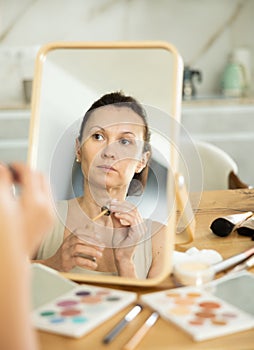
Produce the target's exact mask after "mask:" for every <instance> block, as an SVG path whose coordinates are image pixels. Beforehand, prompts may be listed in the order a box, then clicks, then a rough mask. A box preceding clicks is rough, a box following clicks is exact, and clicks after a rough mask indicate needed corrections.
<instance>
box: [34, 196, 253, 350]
mask: <svg viewBox="0 0 254 350" xmlns="http://www.w3.org/2000/svg"><path fill="white" fill-rule="evenodd" d="M196 198H197V197H196V195H193V197H192V200H193V203H197V201H196ZM194 209H195V208H194ZM252 210H254V189H253V190H250V189H244V190H228V191H210V192H204V193H203V195H202V198H201V201H200V204H199V206H198V209H197V210H196V221H197V226H196V233H195V241H194V242H193V243H192V244H189V245H188V246H185V248H186V249H187V248H190V247H191V246H195V247H197V248H199V249H204V248H206V249H216V250H217V251H218V252H219V253H220V254H221V255H222V256H223V257H224V258H227V257H229V256H231V255H233V254H237V253H239V252H242V251H244V250H246V249H248V248H250V247H252V246H253V245H254V242H253V241H251V239H250V238H249V237H243V236H239V235H238V234H237V233H235V232H234V233H232V234H231V235H230V236H228V237H226V238H221V237H217V236H215V235H214V234H212V233H211V231H210V230H209V226H210V223H211V222H212V221H213V219H215V218H216V217H218V216H221V215H229V214H235V213H239V212H245V211H252ZM251 272H254V269H252V270H251ZM172 287H173V282H172V280H171V277H170V276H169V277H168V278H167V279H166V280H165V281H164V282H163V283H161V284H160V285H159V286H156V287H153V288H149V289H147V288H144V289H142V288H139V289H137V288H135V287H128V290H133V291H135V292H138V293H139V294H142V293H145V292H152V291H159V290H162V289H167V288H172ZM125 289H126V287H125ZM129 309H131V306H129V307H128V308H127V309H125V310H124V311H122V312H120V313H118V314H117V315H115V316H114V317H112V318H111V319H110V320H108V321H107V322H105V323H104V324H103V325H101V326H99V327H98V328H96V329H95V330H94V331H92V332H91V333H89V334H88V335H86V336H84V337H82V338H81V339H72V338H67V337H63V336H59V335H54V334H50V333H45V332H40V331H38V332H37V333H38V338H39V344H40V349H41V350H67V349H70V350H90V349H94V350H99V349H103V350H105V349H114V350H118V349H121V348H122V346H123V345H124V344H125V343H126V342H127V341H128V340H129V338H130V337H131V336H132V335H133V334H134V333H135V332H136V331H137V329H138V328H139V327H140V326H141V325H142V324H143V322H144V320H145V319H146V318H147V317H148V315H149V314H150V310H149V309H148V308H146V309H145V310H144V311H143V312H142V313H141V314H140V315H139V317H137V318H136V319H135V320H134V321H132V322H131V323H130V324H129V325H128V327H127V328H126V329H125V330H124V331H123V332H122V333H121V334H119V336H118V337H117V338H116V339H115V340H114V341H113V342H112V343H111V344H108V345H103V344H102V342H101V340H102V338H103V336H104V335H105V334H106V333H107V332H108V331H109V330H110V329H111V328H112V327H113V326H114V325H115V324H116V323H117V322H118V321H119V320H120V319H122V317H123V316H124V315H125V313H126V311H127V310H129ZM136 349H137V350H139V349H146V350H149V349H153V350H155V349H156V350H158V349H172V350H182V349H186V350H191V349H193V350H198V349H199V350H201V349H202V350H208V349H209V350H215V349H216V350H228V349H230V350H233V349H235V350H241V349H244V350H250V349H252V350H253V349H254V330H250V331H244V332H239V333H235V334H233V335H228V336H223V337H219V338H216V339H212V340H207V341H202V342H194V341H193V340H192V339H191V338H190V337H189V336H188V335H187V334H186V333H185V332H183V331H182V330H181V329H179V328H178V327H176V326H174V325H173V324H171V323H169V322H167V321H165V320H163V319H161V318H160V319H159V320H158V321H157V323H156V324H155V325H154V326H153V327H152V328H151V329H150V331H149V332H148V334H147V335H146V336H145V338H144V339H143V340H142V342H141V343H140V344H139V346H138V347H137V348H136Z"/></svg>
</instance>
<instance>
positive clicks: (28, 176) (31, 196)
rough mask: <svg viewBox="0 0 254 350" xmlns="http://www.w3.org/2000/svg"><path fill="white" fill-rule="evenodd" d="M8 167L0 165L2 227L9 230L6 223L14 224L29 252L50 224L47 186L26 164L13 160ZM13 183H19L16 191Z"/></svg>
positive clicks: (51, 207)
mask: <svg viewBox="0 0 254 350" xmlns="http://www.w3.org/2000/svg"><path fill="white" fill-rule="evenodd" d="M11 169H12V170H10V169H9V168H8V167H6V166H4V165H0V177H1V183H0V185H1V191H0V192H1V202H0V206H1V208H0V209H1V210H0V222H1V229H2V230H5V231H6V232H8V231H10V229H8V227H11V226H16V230H15V232H16V234H17V239H22V242H21V246H23V248H24V250H25V252H26V253H28V254H32V253H33V252H34V251H35V250H36V248H37V247H38V246H39V244H40V242H41V240H42V238H43V236H44V235H45V234H46V233H47V232H48V231H49V230H50V229H52V227H53V220H54V214H53V213H54V212H53V206H52V201H51V198H50V190H49V186H48V184H47V182H46V180H45V178H44V177H43V175H41V174H40V173H38V172H36V171H34V170H32V169H30V168H29V167H28V166H26V165H25V164H21V163H14V164H12V165H11ZM13 184H14V185H18V186H19V187H20V193H19V194H17V195H14V193H13V191H12V186H13ZM18 235H19V236H18ZM20 235H23V236H22V237H20Z"/></svg>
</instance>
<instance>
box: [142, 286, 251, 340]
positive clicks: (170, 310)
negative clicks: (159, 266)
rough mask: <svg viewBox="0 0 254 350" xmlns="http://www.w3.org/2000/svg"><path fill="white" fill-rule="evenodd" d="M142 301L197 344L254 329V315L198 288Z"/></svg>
mask: <svg viewBox="0 0 254 350" xmlns="http://www.w3.org/2000/svg"><path fill="white" fill-rule="evenodd" d="M141 300H142V301H143V302H144V303H145V304H147V305H148V306H150V307H151V308H152V309H154V310H156V311H158V312H159V314H160V316H161V317H163V318H164V319H166V320H168V321H171V322H173V323H175V324H176V325H178V326H179V327H181V328H182V329H183V330H184V331H186V332H187V333H189V334H190V335H191V336H192V338H193V339H194V340H195V341H202V340H206V339H210V338H215V337H218V336H222V335H226V334H231V333H235V332H239V331H242V330H246V329H250V328H252V327H254V318H253V316H252V315H250V314H248V313H246V312H244V311H242V310H239V309H238V308H236V307H235V306H233V305H231V304H229V303H227V302H225V301H223V300H222V299H220V298H217V297H215V296H214V295H213V294H211V293H210V292H207V291H205V290H202V289H201V288H197V287H181V288H175V289H170V290H167V291H163V292H155V293H149V294H145V295H143V296H142V297H141Z"/></svg>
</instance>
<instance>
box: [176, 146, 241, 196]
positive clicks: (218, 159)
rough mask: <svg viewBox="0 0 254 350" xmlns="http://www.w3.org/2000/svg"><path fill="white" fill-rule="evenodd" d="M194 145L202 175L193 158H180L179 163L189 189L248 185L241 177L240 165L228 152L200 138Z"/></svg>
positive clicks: (204, 189) (227, 187)
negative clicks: (239, 174) (198, 172)
mask: <svg viewBox="0 0 254 350" xmlns="http://www.w3.org/2000/svg"><path fill="white" fill-rule="evenodd" d="M194 146H195V147H196V150H197V154H198V156H199V158H200V165H201V169H202V176H201V177H200V174H197V173H196V169H195V167H194V164H192V163H191V160H186V159H183V158H182V159H181V158H180V164H179V169H180V170H179V171H180V173H182V174H183V176H184V177H185V181H186V183H187V187H188V188H189V191H200V190H203V191H210V190H225V189H233V188H247V187H248V185H246V184H244V183H243V182H242V181H241V180H240V179H239V177H238V175H237V174H238V166H237V164H236V162H235V161H234V159H233V158H232V157H231V156H230V155H229V154H228V153H227V152H225V151H224V150H222V149H221V148H219V147H217V146H215V145H213V144H211V143H208V142H203V141H198V140H195V141H194ZM198 175H199V176H198Z"/></svg>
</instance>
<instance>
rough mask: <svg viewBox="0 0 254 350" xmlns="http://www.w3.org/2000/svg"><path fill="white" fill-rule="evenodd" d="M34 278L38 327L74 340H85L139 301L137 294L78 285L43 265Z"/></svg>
mask: <svg viewBox="0 0 254 350" xmlns="http://www.w3.org/2000/svg"><path fill="white" fill-rule="evenodd" d="M32 276H33V277H32V285H33V288H32V299H33V307H34V309H33V311H32V321H33V324H34V326H35V327H36V328H37V329H40V330H44V331H48V332H52V333H58V334H63V335H66V336H70V337H75V338H78V337H81V336H83V335H84V334H86V333H88V332H90V331H91V330H93V329H94V328H95V327H97V326H99V325H100V324H101V323H103V322H104V321H105V320H107V319H109V318H110V317H112V316H113V315H115V314H116V313H117V312H119V311H120V310H122V309H123V308H125V307H126V306H128V305H129V304H131V303H132V302H133V301H135V300H136V299H137V294H136V293H133V292H128V291H121V290H115V289H112V288H104V287H97V286H92V285H85V284H82V285H78V284H76V283H73V282H71V281H69V280H67V279H65V278H64V277H62V276H61V275H60V274H58V273H56V272H55V271H54V270H52V269H49V268H47V267H45V266H42V265H40V264H34V265H33V266H32ZM45 285H46V286H48V288H45ZM42 301H43V302H42Z"/></svg>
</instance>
